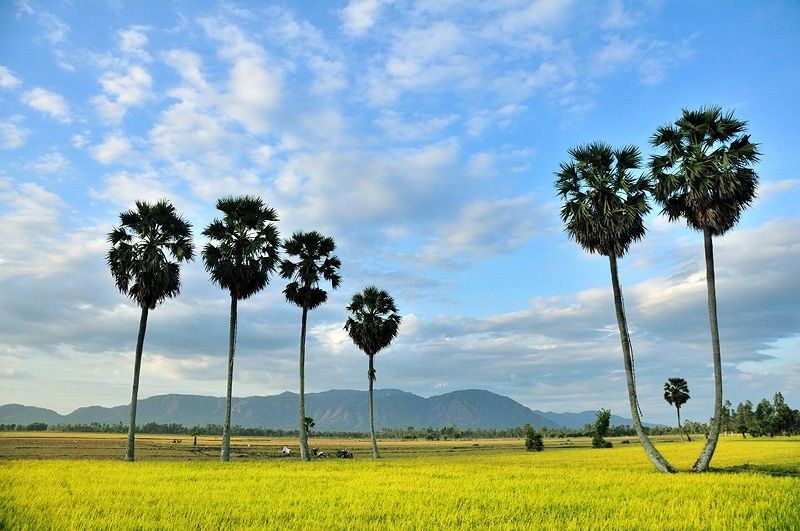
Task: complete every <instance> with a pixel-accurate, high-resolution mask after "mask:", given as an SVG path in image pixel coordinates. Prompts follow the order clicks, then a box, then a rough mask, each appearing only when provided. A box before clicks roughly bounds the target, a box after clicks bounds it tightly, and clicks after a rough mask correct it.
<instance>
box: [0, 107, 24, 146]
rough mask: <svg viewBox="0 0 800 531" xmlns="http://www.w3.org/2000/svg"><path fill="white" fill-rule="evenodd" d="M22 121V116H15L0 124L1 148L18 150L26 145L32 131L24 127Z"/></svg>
mask: <svg viewBox="0 0 800 531" xmlns="http://www.w3.org/2000/svg"><path fill="white" fill-rule="evenodd" d="M22 121H23V118H22V116H20V115H14V116H12V117H11V118H9V119H8V120H7V121H4V122H0V148H2V149H16V148H18V147H20V146H22V145H23V144H24V143H25V139H26V138H27V137H28V135H29V134H30V129H27V128H25V127H22V126H21V125H20V124H21V123H22Z"/></svg>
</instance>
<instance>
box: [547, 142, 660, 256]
mask: <svg viewBox="0 0 800 531" xmlns="http://www.w3.org/2000/svg"><path fill="white" fill-rule="evenodd" d="M569 154H570V156H571V157H572V159H573V160H571V161H570V162H568V163H563V162H562V163H561V165H560V167H561V169H560V171H558V172H557V173H556V176H557V177H558V180H557V181H556V189H557V191H558V194H559V196H561V197H562V198H563V199H565V202H564V205H563V207H562V208H561V219H562V221H563V222H564V224H565V226H566V228H565V230H566V232H567V233H568V234H569V236H570V237H571V238H572V239H574V240H575V241H576V242H577V243H578V244H579V245H580V246H581V247H583V248H584V249H586V250H587V251H589V252H590V253H598V254H601V255H603V256H615V257H621V256H623V255H624V254H625V253H626V252H627V250H628V248H629V247H630V244H631V243H632V242H634V241H636V240H639V239H641V238H642V237H643V236H644V234H645V227H644V221H643V216H644V215H645V214H646V213H647V212H649V211H650V206H649V204H648V202H647V194H648V193H649V192H650V191H651V190H652V186H651V184H650V181H649V179H648V178H646V177H645V176H640V177H638V178H635V177H633V176H632V175H631V173H630V170H634V169H636V168H639V166H640V165H641V159H642V157H641V155H640V153H639V149H638V148H637V147H635V146H626V147H623V148H620V149H612V148H611V147H610V146H609V145H607V144H604V143H600V142H597V143H592V144H588V145H583V146H578V147H575V148H573V149H570V150H569Z"/></svg>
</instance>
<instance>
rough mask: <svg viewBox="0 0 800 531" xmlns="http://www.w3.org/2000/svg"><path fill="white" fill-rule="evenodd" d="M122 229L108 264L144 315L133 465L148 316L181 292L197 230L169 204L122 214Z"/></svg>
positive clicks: (112, 238)
mask: <svg viewBox="0 0 800 531" xmlns="http://www.w3.org/2000/svg"><path fill="white" fill-rule="evenodd" d="M119 220H120V225H119V227H115V228H114V229H113V230H112V231H111V232H110V233H109V234H108V241H109V243H111V249H109V251H108V255H107V261H108V266H109V268H110V269H111V274H112V275H113V276H114V281H115V282H116V284H117V288H119V290H120V291H121V292H122V293H124V294H126V295H127V296H128V297H130V298H131V299H133V301H134V302H136V304H137V305H139V306H140V307H141V309H142V314H141V317H140V319H139V335H138V336H137V338H136V355H135V358H134V364H133V390H132V392H131V407H130V421H129V424H128V444H127V447H126V450H125V460H126V461H133V453H134V452H133V450H134V433H135V431H136V405H137V399H138V394H139V371H140V369H141V366H142V349H143V347H144V335H145V330H146V329H147V314H148V312H149V311H150V310H154V309H155V307H156V306H158V304H160V303H161V302H162V301H164V299H167V298H172V297H175V296H177V295H178V294H179V293H180V290H181V268H180V262H184V261H189V260H191V259H192V258H193V253H194V245H193V244H192V226H191V225H190V224H189V223H188V222H187V221H185V220H184V219H183V218H181V217H180V216H179V215H178V214H177V212H176V211H175V207H174V206H172V204H171V203H170V202H169V201H166V200H160V201H157V202H156V203H153V204H150V203H146V202H143V201H136V210H128V211H125V212H122V213H120V215H119Z"/></svg>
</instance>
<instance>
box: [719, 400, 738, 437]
mask: <svg viewBox="0 0 800 531" xmlns="http://www.w3.org/2000/svg"><path fill="white" fill-rule="evenodd" d="M732 407H733V404H731V401H730V400H726V401H725V403H724V404H723V405H722V422H721V429H722V430H723V431H724V432H725V433H726V434H728V433H730V432H732V431H734V429H735V427H734V425H733V415H734V413H733V410H732Z"/></svg>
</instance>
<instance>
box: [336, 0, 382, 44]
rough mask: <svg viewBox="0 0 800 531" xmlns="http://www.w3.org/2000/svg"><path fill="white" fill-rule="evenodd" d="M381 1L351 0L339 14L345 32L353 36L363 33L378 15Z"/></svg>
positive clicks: (372, 24)
mask: <svg viewBox="0 0 800 531" xmlns="http://www.w3.org/2000/svg"><path fill="white" fill-rule="evenodd" d="M382 5H383V2H382V1H381V0H353V1H351V2H350V3H349V4H347V6H346V7H345V8H343V9H342V10H341V11H340V12H339V15H340V17H341V20H342V27H343V28H344V31H345V32H346V33H349V34H350V35H353V36H356V37H358V36H360V35H364V34H365V33H366V32H367V31H368V30H369V29H370V28H372V26H374V25H375V21H376V20H377V18H378V17H379V16H380V11H381V7H382Z"/></svg>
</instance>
